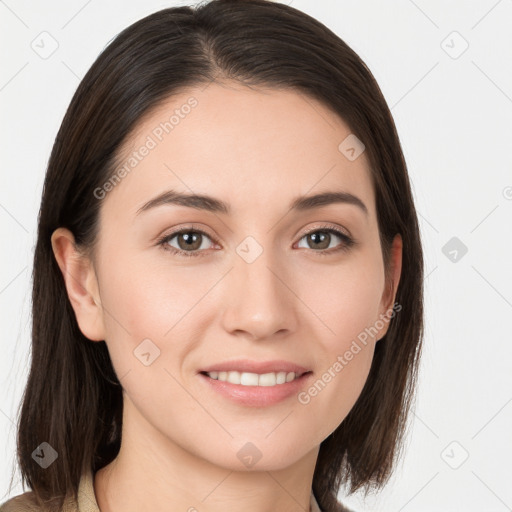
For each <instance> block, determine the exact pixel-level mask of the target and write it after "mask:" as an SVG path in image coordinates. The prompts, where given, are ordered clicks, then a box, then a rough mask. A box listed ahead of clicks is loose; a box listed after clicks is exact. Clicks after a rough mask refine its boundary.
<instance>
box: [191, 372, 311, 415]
mask: <svg viewBox="0 0 512 512" xmlns="http://www.w3.org/2000/svg"><path fill="white" fill-rule="evenodd" d="M198 376H199V377H200V380H201V381H202V382H203V383H204V384H205V385H206V388H205V392H206V393H211V392H213V393H214V395H215V396H220V397H222V399H227V400H228V401H229V402H231V403H234V404H237V405H241V406H244V407H251V408H252V407H257V408H261V407H270V406H272V405H277V404H279V403H282V402H284V401H286V400H290V399H292V398H293V397H294V396H297V395H298V393H300V392H301V390H303V389H304V388H305V387H307V386H308V385H309V384H310V382H311V379H312V378H313V372H312V371H304V372H284V371H278V372H266V373H253V372H240V371H237V370H230V371H217V370H211V371H202V372H199V373H198Z"/></svg>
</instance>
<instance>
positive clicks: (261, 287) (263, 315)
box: [223, 250, 300, 340]
mask: <svg viewBox="0 0 512 512" xmlns="http://www.w3.org/2000/svg"><path fill="white" fill-rule="evenodd" d="M270 252H271V251H270V250H268V251H265V250H264V251H263V252H262V253H261V254H260V255H259V256H258V257H257V258H256V259H255V260H254V261H252V262H249V261H250V260H245V259H244V258H242V257H239V256H238V255H236V258H234V268H233V269H232V270H231V271H230V272H229V274H228V276H226V283H225V290H224V294H223V298H224V300H223V302H224V305H225V307H224V312H223V324H224V325H223V327H224V329H225V330H226V332H229V333H230V334H234V335H237V336H244V335H245V336H246V337H248V338H249V339H252V340H264V339H270V338H273V337H274V338H275V337H276V336H279V337H283V336H286V335H287V334H290V333H291V332H294V331H295V329H296V326H297V302H300V301H298V298H297V297H296V295H295V294H294V293H293V282H290V281H291V280H292V279H293V278H292V277H291V276H290V275H289V273H288V272H286V270H283V267H284V265H282V264H278V263H277V262H276V260H275V259H273V258H272V256H271V254H270Z"/></svg>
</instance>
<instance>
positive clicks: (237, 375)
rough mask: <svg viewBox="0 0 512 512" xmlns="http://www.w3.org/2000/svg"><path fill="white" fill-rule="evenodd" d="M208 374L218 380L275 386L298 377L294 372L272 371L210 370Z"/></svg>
mask: <svg viewBox="0 0 512 512" xmlns="http://www.w3.org/2000/svg"><path fill="white" fill-rule="evenodd" d="M207 375H208V376H209V377H210V378H212V379H216V380H221V381H224V382H229V383H231V384H241V385H242V386H275V385H276V384H284V383H285V382H291V381H292V380H294V379H296V378H297V377H298V374H296V373H294V372H288V373H287V372H278V373H275V372H272V373H263V374H258V373H247V372H236V371H232V372H209V373H207Z"/></svg>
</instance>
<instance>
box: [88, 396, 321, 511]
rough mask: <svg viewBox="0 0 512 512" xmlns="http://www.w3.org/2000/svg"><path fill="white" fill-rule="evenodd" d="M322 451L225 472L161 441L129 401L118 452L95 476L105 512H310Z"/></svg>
mask: <svg viewBox="0 0 512 512" xmlns="http://www.w3.org/2000/svg"><path fill="white" fill-rule="evenodd" d="M187 448H188V449H187ZM318 448H319V447H316V448H315V449H314V450H312V451H310V452H308V453H307V454H306V455H305V456H304V457H302V458H301V459H299V460H297V461H296V462H294V463H293V464H291V465H289V466H287V467H279V468H268V467H266V466H265V465H264V457H262V458H261V460H260V461H258V463H257V464H255V466H253V467H252V468H251V469H246V470H243V471H242V470H240V469H239V468H240V461H239V460H238V459H237V458H236V456H235V457H233V467H223V466H220V465H217V464H215V463H213V462H212V461H208V460H205V459H203V458H201V457H199V456H198V455H197V451H198V447H197V446H190V447H183V446H180V445H178V444H177V443H176V442H174V441H173V440H171V439H169V437H166V436H163V435H162V433H161V432H158V431H157V430H156V429H153V428H152V427H150V426H149V424H148V423H147V422H146V421H145V420H144V418H143V417H142V416H141V415H140V414H138V412H137V411H136V409H135V407H133V404H131V403H130V401H129V400H125V406H124V408H123V433H122V443H121V449H120V452H119V454H118V456H117V457H116V459H115V460H114V461H113V462H111V463H110V464H108V465H107V466H105V467H104V468H102V469H100V470H99V471H97V472H96V474H95V476H94V491H95V494H96V500H97V502H98V506H99V508H100V510H101V512H114V511H117V510H123V511H124V512H135V511H140V510H151V511H153V512H164V511H165V512H167V511H168V510H183V511H187V512H206V511H208V512H235V511H236V512H239V511H240V510H244V511H246V512H274V511H275V510H280V511H282V512H292V511H293V512H296V511H303V512H309V511H310V499H311V487H312V481H313V473H314V468H315V464H316V459H317V456H318ZM257 467H259V468H260V469H256V468H257Z"/></svg>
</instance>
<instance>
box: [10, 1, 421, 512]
mask: <svg viewBox="0 0 512 512" xmlns="http://www.w3.org/2000/svg"><path fill="white" fill-rule="evenodd" d="M216 79H228V80H234V81H237V82H240V83H243V84H246V85H250V86H253V87H258V86H265V87H275V88H281V89H290V90H295V91H298V92H300V93H301V94H304V95H306V96H309V97H312V98H315V99H317V100H319V101H321V102H322V103H323V104H325V105H326V106H328V107H329V108H330V109H331V110H333V111H334V112H336V113H337V114H338V115H339V116H340V117H341V118H342V119H343V121H344V122H345V123H346V124H347V125H348V126H349V127H350V129H351V131H352V133H354V134H355V135H356V136H357V137H358V138H359V139H360V140H361V141H362V142H363V143H364V145H365V146H366V150H365V151H366V156H367V158H368V159H369V162H370V167H371V175H372V183H373V186H374V190H375V197H376V210H377V216H378V226H379V232H380V240H381V247H382V252H383V259H384V263H385V268H386V275H387V276H388V275H389V268H390V267H389V262H390V247H391V243H392V240H393V238H394V235H395V234H397V233H399V234H400V235H401V237H402V240H403V260H402V275H401V279H400V283H399V286H398V290H397V294H396V302H398V303H399V304H400V305H401V307H402V309H401V311H400V313H399V314H397V315H396V316H394V317H393V318H392V319H391V320H390V325H389V329H388V331H387V334H386V335H385V336H384V338H382V339H381V340H380V341H379V342H378V343H377V344H376V348H375V353H374V358H373V362H372V366H371V370H370V374H369V376H368V379H367V381H366V383H365V386H364V388H363V390H362V392H361V395H360V396H359V398H358V400H357V402H356V403H355V405H354V407H353V408H352V410H351V411H350V413H349V414H348V416H347V417H346V418H345V420H344V421H343V422H342V423H341V425H339V427H338V428H337V429H336V430H335V431H334V432H333V433H332V434H331V435H330V436H329V437H328V438H326V439H325V440H324V441H323V442H322V443H321V446H320V451H319V456H318V460H317V464H316V467H315V472H314V479H313V491H314V493H315V496H316V498H317V500H318V502H319V504H320V506H321V507H322V509H324V510H326V511H335V510H341V509H342V507H341V505H340V504H339V503H338V502H337V500H336V495H337V493H338V490H339V489H340V486H341V485H343V484H346V485H348V488H349V492H350V493H353V492H355V491H356V490H358V489H360V488H364V489H365V490H366V491H367V492H368V491H369V490H372V489H373V488H380V487H382V486H383V485H384V484H385V483H386V482H387V481H388V480H389V477H390V475H391V472H392V469H393V467H394V465H395V462H396V459H397V456H398V454H399V452H400V448H401V446H402V443H403V437H404V432H405V427H406V420H407V418H408V412H409V409H410V405H411V400H412V398H413V396H414V389H415V387H416V382H417V371H418V365H419V357H420V349H421V345H422V338H423V255H422V247H421V242H420V233H419V228H418V221H417V215H416V211H415V207H414V203H413V198H412V193H411V187H410V182H409V178H408V173H407V167H406V163H405V160H404V156H403V154H402V150H401V146H400V141H399V137H398V135H397V132H396V128H395V124H394V122H393V119H392V116H391V113H390V111H389V108H388V106H387V104H386V101H385V99H384V97H383V95H382V93H381V91H380V88H379V86H378V85H377V82H376V81H375V79H374V77H373V75H372V74H371V72H370V71H369V69H368V68H367V66H366V65H365V64H364V62H363V61H362V60H361V59H360V58H359V57H358V56H357V55H356V53H354V51H353V50H351V48H349V47H348V46H347V44H346V43H345V42H344V41H343V40H341V39H340V38H339V37H338V36H337V35H336V34H334V33H333V32H332V31H331V30H329V29H328V28H327V27H325V26H324V25H323V24H321V23H320V22H318V21H317V20H315V19H314V18H312V17H310V16H308V15H306V14H304V13H302V12H300V11H299V10H297V9H294V8H292V7H289V6H287V5H284V4H280V3H274V2H271V1H267V0H213V1H211V2H207V3H201V4H200V5H198V6H196V7H176V8H168V9H164V10H161V11H159V12H156V13H154V14H151V15H149V16H147V17H145V18H144V19H142V20H140V21H137V22H136V23H134V24H133V25H131V26H129V27H128V28H126V29H125V30H123V31H122V32H121V33H120V34H118V35H117V37H116V38H115V39H114V40H113V41H112V42H110V44H109V45H108V46H107V47H106V48H105V49H104V50H103V52H102V53H101V54H100V55H99V56H98V58H97V59H96V61H95V62H94V64H93V65H92V67H91V68H90V70H89V71H88V72H87V74H86V75H85V77H84V78H83V80H82V82H81V83H80V85H79V87H78V89H77V91H76V93H75V94H74V96H73V98H72V101H71V103H70V105H69V108H68V110H67V112H66V115H65V117H64V119H63V122H62V125H61V127H60V130H59V132H58V134H57V137H56V139H55V143H54V146H53V150H52V153H51V157H50V160H49V163H48V168H47V172H46V178H45V182H44V190H43V195H42V202H41V208H40V213H39V223H38V233H37V244H36V247H35V255H34V266H33V292H32V301H33V306H32V316H33V324H32V360H31V367H30V373H29V377H28V383H27V386H26V388H25V391H24V395H23V400H22V406H21V413H20V415H19V423H18V434H17V457H18V463H19V466H20V469H21V475H22V482H23V485H26V484H28V486H29V487H30V488H31V489H32V490H33V492H34V495H35V497H36V499H37V501H38V502H39V503H40V504H41V505H42V504H43V503H45V504H46V505H47V506H49V505H52V504H53V506H54V507H56V509H58V508H60V506H61V505H62V502H63V499H64V497H65V496H75V497H76V495H77V491H78V484H79V481H80V477H81V476H82V474H83V473H84V472H86V471H90V470H92V471H94V472H95V471H97V470H98V469H100V468H101V467H103V466H105V465H107V464H108V463H110V462H111V461H112V460H113V459H114V458H115V457H116V455H117V453H118V451H119V448H120V442H121V430H122V408H123V403H122V388H121V385H120V383H119V380H118V379H117V376H116V374H115V372H114V369H113V367H112V364H111V361H110V357H109V353H108V350H107V347H106V344H105V343H104V342H96V343H93V342H91V341H90V340H88V339H87V338H86V337H85V336H84V335H83V334H82V332H81V331H80V329H79V327H78V324H77V321H76V318H75V315H74V311H73V309H72V307H71V304H70V302H69V299H68V296H67V293H66V288H65V285H64V280H63V277H62V275H61V272H60V270H59V267H58V265H57V262H56V260H55V258H54V255H53V252H52V247H51V243H50V237H51V234H52V233H53V231H54V230H55V229H56V228H58V227H60V226H62V227H66V228H68V229H70V230H71V231H72V233H73V234H74V236H75V240H76V243H77V245H78V246H79V247H82V248H84V249H90V248H92V247H93V246H94V242H95V239H96V235H97V229H98V212H99V208H100V205H101V201H98V199H97V197H96V195H95V194H94V191H95V189H97V188H98V187H100V186H101V185H102V184H104V183H105V182H106V181H107V180H108V179H109V177H111V176H112V174H113V172H114V170H115V164H116V158H117V156H118V154H119V151H120V148H121V147H122V144H123V142H124V141H125V140H126V138H127V137H128V136H129V135H130V133H131V132H132V130H133V129H134V127H135V126H136V125H137V123H138V122H139V121H140V119H141V117H142V116H143V115H145V114H147V113H148V112H149V111H150V110H152V109H154V108H155V107H157V106H158V105H159V104H161V103H162V102H163V101H165V100H166V99H167V98H169V96H170V95H172V94H174V93H176V92H180V91H182V90H184V89H186V88H187V87H188V86H193V85H197V84H201V83H208V82H211V81H214V80H216ZM43 441H45V442H47V443H49V445H50V446H51V447H53V449H55V450H56V451H57V453H58V458H57V459H56V460H55V462H54V463H53V464H51V465H50V466H49V467H48V468H46V469H42V468H41V467H40V466H39V465H38V464H36V463H35V462H34V459H33V458H32V453H33V452H34V450H35V448H36V447H38V446H39V445H40V444H41V443H42V442H43Z"/></svg>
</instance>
